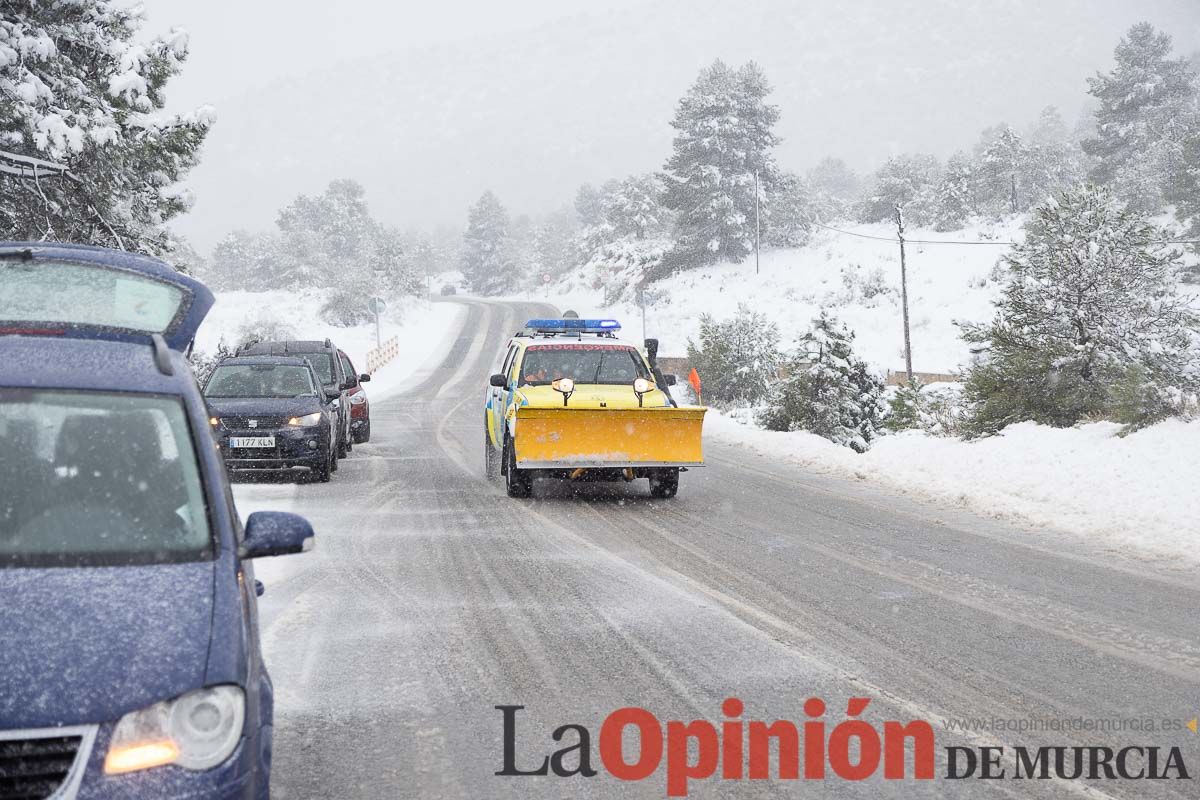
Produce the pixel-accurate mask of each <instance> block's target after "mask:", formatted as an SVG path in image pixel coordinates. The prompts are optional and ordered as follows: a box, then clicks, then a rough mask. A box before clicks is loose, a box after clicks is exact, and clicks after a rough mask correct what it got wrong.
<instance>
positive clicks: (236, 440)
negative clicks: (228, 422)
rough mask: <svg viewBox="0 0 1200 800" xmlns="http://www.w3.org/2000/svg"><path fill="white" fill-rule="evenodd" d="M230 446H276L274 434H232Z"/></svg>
mask: <svg viewBox="0 0 1200 800" xmlns="http://www.w3.org/2000/svg"><path fill="white" fill-rule="evenodd" d="M229 446H230V447H274V446H275V437H274V436H230V437H229Z"/></svg>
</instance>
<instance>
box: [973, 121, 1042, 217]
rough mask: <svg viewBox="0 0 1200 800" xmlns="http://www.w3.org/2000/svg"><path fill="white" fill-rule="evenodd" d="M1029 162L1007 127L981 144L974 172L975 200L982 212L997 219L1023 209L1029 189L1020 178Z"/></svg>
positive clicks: (1024, 149) (1025, 150) (1018, 139)
mask: <svg viewBox="0 0 1200 800" xmlns="http://www.w3.org/2000/svg"><path fill="white" fill-rule="evenodd" d="M1029 161H1030V153H1029V148H1028V147H1026V146H1025V142H1024V141H1022V139H1021V136H1020V134H1018V133H1017V132H1016V131H1014V130H1013V129H1012V128H1010V127H1009V126H1007V125H1002V126H1001V127H1000V130H999V132H998V133H997V134H996V135H995V136H994V137H992V138H991V140H990V141H988V142H986V143H983V147H982V151H981V153H980V156H979V164H978V166H977V168H976V170H975V176H976V186H975V196H976V198H977V200H978V202H979V205H980V207H981V209H982V210H984V211H985V212H987V213H989V214H992V215H994V216H998V217H999V216H1004V215H1005V214H1016V213H1017V212H1018V211H1022V210H1024V209H1025V208H1026V207H1027V205H1026V203H1027V198H1028V195H1029V187H1028V186H1027V185H1026V184H1025V181H1024V177H1025V170H1026V166H1027V164H1028V163H1029Z"/></svg>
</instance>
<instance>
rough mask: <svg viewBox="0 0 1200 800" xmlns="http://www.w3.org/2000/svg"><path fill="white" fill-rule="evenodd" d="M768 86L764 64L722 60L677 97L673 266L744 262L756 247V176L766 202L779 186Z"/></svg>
mask: <svg viewBox="0 0 1200 800" xmlns="http://www.w3.org/2000/svg"><path fill="white" fill-rule="evenodd" d="M769 93H770V87H769V85H768V84H767V80H766V77H765V76H764V75H763V72H762V70H761V69H760V68H759V67H758V65H756V64H754V63H753V62H751V63H748V64H746V65H744V66H742V67H741V68H739V69H737V70H734V69H730V68H729V67H728V66H726V65H725V64H724V63H723V62H721V61H716V62H714V63H713V64H712V65H711V66H710V67H708V68H707V69H705V70H703V71H702V72H701V73H700V77H699V78H698V79H697V81H696V83H695V84H694V85H693V86H692V88H691V89H689V90H688V93H687V94H686V95H685V96H684V97H683V99H682V100H681V101H680V102H679V106H678V108H677V109H676V112H675V118H674V120H672V122H671V125H672V127H674V128H675V131H676V135H675V140H674V151H673V153H672V155H671V158H670V159H669V160H668V161H667V165H666V175H665V181H666V200H665V202H666V205H667V207H668V208H670V209H671V210H673V211H674V212H676V214H677V218H676V233H675V239H676V247H675V251H674V252H673V255H672V261H673V266H674V267H675V268H682V269H687V268H691V267H695V266H700V265H703V264H706V263H711V262H714V261H717V260H719V259H728V260H730V261H734V262H739V261H741V260H742V259H744V258H745V257H746V255H747V254H748V253H751V252H753V249H754V233H755V231H754V204H755V194H754V186H755V179H754V176H755V172H757V173H758V176H759V187H760V201H761V200H763V198H766V197H769V196H770V190H771V188H772V187H773V185H774V177H775V166H774V160H773V158H772V156H771V149H772V148H773V147H774V146H775V145H776V144H777V143H778V141H779V140H778V138H777V137H776V136H775V134H774V132H773V128H774V126H775V123H776V122H777V121H778V119H779V109H778V108H777V107H776V106H773V105H771V104H769V103H767V102H766V98H767V95H768V94H769Z"/></svg>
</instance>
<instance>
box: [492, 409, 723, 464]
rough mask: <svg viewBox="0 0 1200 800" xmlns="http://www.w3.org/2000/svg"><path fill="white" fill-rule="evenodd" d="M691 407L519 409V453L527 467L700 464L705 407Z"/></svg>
mask: <svg viewBox="0 0 1200 800" xmlns="http://www.w3.org/2000/svg"><path fill="white" fill-rule="evenodd" d="M705 411H706V409H704V408H700V407H692V408H630V409H611V408H571V407H569V406H567V407H565V408H531V407H528V406H522V407H520V408H518V409H517V424H516V428H515V431H516V436H515V446H516V458H517V463H518V464H519V465H520V466H521V467H523V468H526V469H571V468H593V467H698V466H700V465H702V464H703V463H704V452H703V449H702V447H701V443H700V430H701V428H702V427H703V425H704V412H705Z"/></svg>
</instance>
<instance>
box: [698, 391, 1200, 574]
mask: <svg viewBox="0 0 1200 800" xmlns="http://www.w3.org/2000/svg"><path fill="white" fill-rule="evenodd" d="M1120 430H1121V426H1120V425H1117V424H1115V423H1109V422H1098V423H1093V424H1089V425H1081V426H1079V427H1077V428H1049V427H1045V426H1042V425H1037V424H1035V423H1032V422H1028V423H1022V424H1020V425H1012V426H1009V427H1008V428H1006V429H1005V430H1004V432H1003V433H1002V434H1001V435H999V436H994V437H991V438H987V439H981V440H977V441H972V442H964V441H962V440H959V439H951V438H941V437H935V436H927V435H926V434H924V433H920V432H917V431H908V432H905V433H901V434H898V435H895V436H886V437H883V438H881V439H879V440H877V441H876V442H875V444H874V446H873V447H872V448H871V450H870V451H869V452H867V453H865V454H862V455H860V454H857V453H855V452H853V451H852V450H850V449H849V448H846V447H840V446H838V445H835V444H833V443H832V442H829V441H828V440H826V439H822V438H821V437H819V436H815V435H813V434H811V433H776V432H772V431H765V430H761V429H759V428H756V427H753V426H752V425H747V424H745V423H743V422H740V421H738V420H737V419H734V418H732V417H729V416H726V415H723V414H720V413H715V412H712V411H710V412H709V414H708V416H707V419H706V422H705V433H706V435H708V436H711V437H714V438H716V439H718V440H721V441H726V442H733V443H736V444H738V445H739V446H743V447H747V448H749V449H751V450H753V451H756V452H759V453H761V454H763V455H767V456H770V457H774V458H781V459H784V460H787V461H791V462H793V463H796V464H800V465H802V466H804V467H805V468H807V469H811V470H814V471H816V472H823V473H830V474H837V475H843V476H846V477H852V478H859V479H864V480H869V481H872V482H875V483H878V484H880V485H882V486H885V487H887V488H889V489H893V490H899V491H901V492H903V493H905V494H911V495H915V496H918V497H921V498H925V499H931V500H934V501H937V502H942V503H950V504H953V505H957V506H962V507H965V508H968V509H971V510H972V511H976V512H979V513H982V514H985V515H988V516H994V517H1001V518H1009V519H1012V520H1015V521H1017V522H1020V523H1025V524H1029V525H1033V526H1050V527H1053V528H1056V529H1059V530H1063V531H1067V532H1071V533H1077V534H1081V535H1084V536H1087V537H1088V538H1090V539H1094V540H1095V539H1101V540H1105V541H1106V542H1107V543H1109V544H1111V546H1112V547H1113V548H1116V549H1128V548H1130V547H1132V548H1135V549H1138V550H1143V551H1146V552H1150V553H1154V554H1157V555H1163V556H1168V557H1175V558H1182V559H1187V560H1189V561H1200V491H1197V488H1196V475H1197V470H1196V467H1197V465H1200V423H1197V422H1192V423H1188V422H1183V421H1181V420H1167V421H1165V422H1161V423H1159V424H1157V425H1154V426H1152V427H1149V428H1146V429H1144V430H1141V431H1138V432H1137V433H1133V434H1130V435H1128V436H1124V437H1122V436H1118V432H1119V431H1120Z"/></svg>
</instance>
